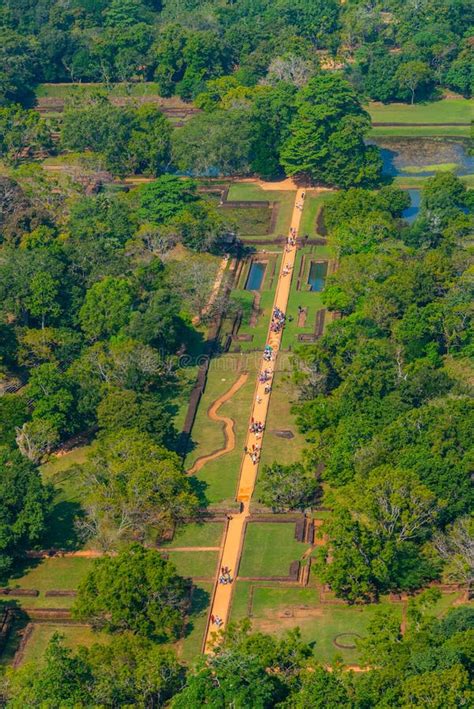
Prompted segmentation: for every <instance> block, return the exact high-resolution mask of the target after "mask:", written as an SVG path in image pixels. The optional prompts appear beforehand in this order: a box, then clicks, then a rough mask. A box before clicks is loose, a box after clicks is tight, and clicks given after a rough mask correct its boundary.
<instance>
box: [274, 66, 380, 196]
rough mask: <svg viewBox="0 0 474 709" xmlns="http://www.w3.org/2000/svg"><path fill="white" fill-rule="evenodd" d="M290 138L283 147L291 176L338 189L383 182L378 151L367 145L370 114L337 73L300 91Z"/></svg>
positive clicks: (312, 81)
mask: <svg viewBox="0 0 474 709" xmlns="http://www.w3.org/2000/svg"><path fill="white" fill-rule="evenodd" d="M297 107H298V108H297V112H296V116H295V118H294V119H293V122H292V123H291V126H290V137H289V138H288V139H287V140H286V142H285V143H284V144H283V146H282V149H281V162H282V165H283V167H284V168H285V170H286V172H287V174H288V175H295V176H298V175H300V176H302V177H305V178H306V179H310V180H311V181H312V182H313V183H319V184H325V185H335V186H338V187H350V186H357V185H360V186H364V185H366V186H373V185H376V184H378V183H379V182H380V176H381V169H382V163H381V158H380V154H379V151H378V150H377V149H376V148H374V147H372V146H369V147H367V146H366V145H365V143H364V137H365V135H366V134H367V132H368V130H369V128H370V117H369V115H368V114H367V113H366V111H364V110H363V108H362V106H361V105H360V102H359V100H358V98H357V95H356V93H355V91H354V90H353V89H352V87H351V86H350V85H349V83H348V82H347V81H345V80H344V79H343V78H342V77H341V76H340V75H338V74H321V75H320V76H316V77H315V78H313V79H311V80H310V81H309V82H308V84H307V85H306V86H305V87H304V88H303V89H301V91H300V92H299V93H298V95H297Z"/></svg>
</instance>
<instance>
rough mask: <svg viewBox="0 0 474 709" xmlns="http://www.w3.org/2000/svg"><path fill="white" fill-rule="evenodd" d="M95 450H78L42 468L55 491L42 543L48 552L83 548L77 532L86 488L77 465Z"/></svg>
mask: <svg viewBox="0 0 474 709" xmlns="http://www.w3.org/2000/svg"><path fill="white" fill-rule="evenodd" d="M91 450H92V446H78V447H77V448H73V449H72V450H71V451H69V452H68V453H66V454H65V455H62V456H60V457H52V458H51V459H50V460H49V461H48V462H47V463H45V464H44V465H42V466H41V475H42V477H43V480H44V481H45V482H49V483H51V484H52V485H53V486H54V488H55V492H56V494H55V498H54V507H53V511H52V515H51V521H50V524H49V525H48V532H47V534H46V536H45V538H44V539H43V540H42V544H43V545H44V546H45V547H47V548H50V547H51V548H53V547H54V548H59V549H65V550H69V551H71V550H74V549H78V548H79V547H80V546H81V544H80V542H79V540H78V538H77V535H76V533H75V529H74V518H75V517H76V516H77V515H78V514H80V512H81V510H82V504H81V503H82V488H81V484H80V480H79V477H78V474H77V472H76V471H75V470H74V468H73V466H74V465H81V464H82V463H85V461H86V459H87V456H88V454H89V453H90V451H91Z"/></svg>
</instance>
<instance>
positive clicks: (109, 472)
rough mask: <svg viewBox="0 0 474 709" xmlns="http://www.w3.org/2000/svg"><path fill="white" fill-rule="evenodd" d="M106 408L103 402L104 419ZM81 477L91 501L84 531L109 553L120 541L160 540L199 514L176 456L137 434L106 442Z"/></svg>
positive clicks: (126, 431) (83, 468)
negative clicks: (108, 549) (91, 535)
mask: <svg viewBox="0 0 474 709" xmlns="http://www.w3.org/2000/svg"><path fill="white" fill-rule="evenodd" d="M107 403H110V402H107ZM105 407H106V404H105V401H104V404H103V405H102V408H101V409H100V412H99V413H100V415H101V417H103V415H104V409H105ZM101 420H103V418H102V419H101ZM130 423H131V422H130ZM139 423H140V419H137V421H136V426H137V425H138V424H139ZM165 426H166V428H165V431H164V432H162V434H163V433H166V432H167V430H168V427H169V423H167V424H165ZM80 472H81V477H82V479H83V481H84V491H85V494H86V498H87V499H86V503H85V507H86V511H87V517H86V519H85V520H84V529H85V531H87V532H88V533H89V534H94V535H95V536H96V537H98V539H97V541H98V542H99V543H101V544H102V545H103V546H105V547H106V548H109V547H110V546H115V544H116V543H117V540H120V539H122V538H125V539H127V538H129V539H136V538H141V539H144V538H147V537H149V538H155V539H156V538H157V539H160V538H161V537H162V535H163V534H164V533H165V532H167V531H169V530H170V529H173V528H174V526H175V525H177V524H180V523H182V522H183V521H184V520H185V519H187V518H189V517H191V516H193V514H195V512H196V511H197V507H198V500H197V498H196V495H195V493H194V492H193V490H192V486H191V482H190V480H189V478H188V477H187V476H186V475H185V473H183V471H182V468H181V464H180V460H179V458H178V456H177V455H176V454H175V453H172V452H170V451H169V450H167V449H166V448H163V447H162V446H159V445H157V444H156V443H155V441H154V440H153V438H152V437H151V436H150V435H147V434H146V433H144V432H140V431H139V430H137V428H133V429H122V430H119V431H114V432H113V433H112V434H110V435H109V436H107V437H104V438H102V439H101V440H100V442H99V443H98V445H97V447H96V449H95V450H94V451H93V452H92V454H91V456H90V458H89V460H88V462H87V463H85V464H84V465H82V466H81V468H80Z"/></svg>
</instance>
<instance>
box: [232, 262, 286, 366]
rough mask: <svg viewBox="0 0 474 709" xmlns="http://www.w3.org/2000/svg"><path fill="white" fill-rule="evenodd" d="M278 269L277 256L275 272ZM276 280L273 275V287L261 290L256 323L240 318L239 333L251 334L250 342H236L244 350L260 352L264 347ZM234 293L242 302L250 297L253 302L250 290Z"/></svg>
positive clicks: (246, 318) (247, 318)
mask: <svg viewBox="0 0 474 709" xmlns="http://www.w3.org/2000/svg"><path fill="white" fill-rule="evenodd" d="M279 270H280V258H278V263H277V273H278V272H279ZM277 281H278V278H277V277H275V279H274V283H273V288H272V289H271V290H268V291H262V293H261V297H260V305H259V311H260V312H259V315H258V318H257V323H256V325H255V326H251V325H250V322H249V317H245V318H243V319H242V324H241V326H240V328H239V335H244V334H248V335H253V337H252V340H251V341H250V342H238V343H236V344H238V346H239V347H240V349H241V350H242V351H244V352H245V351H248V350H258V351H259V352H262V350H263V348H264V347H265V344H266V342H267V335H268V327H269V323H270V317H271V313H272V308H273V302H274V300H275V288H276V284H277ZM234 293H235V294H236V297H238V299H239V300H241V299H243V300H244V302H246V301H248V300H250V299H251V302H253V294H252V293H250V291H240V292H239V291H234Z"/></svg>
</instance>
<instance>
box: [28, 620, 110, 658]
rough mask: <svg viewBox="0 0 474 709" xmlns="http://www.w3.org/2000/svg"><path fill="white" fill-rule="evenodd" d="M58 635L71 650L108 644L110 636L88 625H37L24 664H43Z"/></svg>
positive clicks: (29, 641)
mask: <svg viewBox="0 0 474 709" xmlns="http://www.w3.org/2000/svg"><path fill="white" fill-rule="evenodd" d="M56 633H58V634H59V635H61V636H62V640H63V643H64V645H66V647H69V648H73V649H75V648H77V647H78V646H79V645H84V646H85V647H90V646H91V645H94V644H95V643H106V642H107V641H108V640H109V639H110V636H109V635H107V634H106V633H98V632H95V631H94V630H92V628H90V627H89V626H88V625H66V624H64V625H61V624H56V623H35V625H34V627H33V633H32V634H31V636H30V639H29V640H28V642H27V644H26V648H25V656H24V660H23V663H22V664H24V663H27V662H32V663H34V664H35V665H37V664H40V665H41V664H42V663H43V661H44V653H45V650H46V648H47V646H48V643H49V641H50V640H51V638H52V637H53V635H55V634H56Z"/></svg>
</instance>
